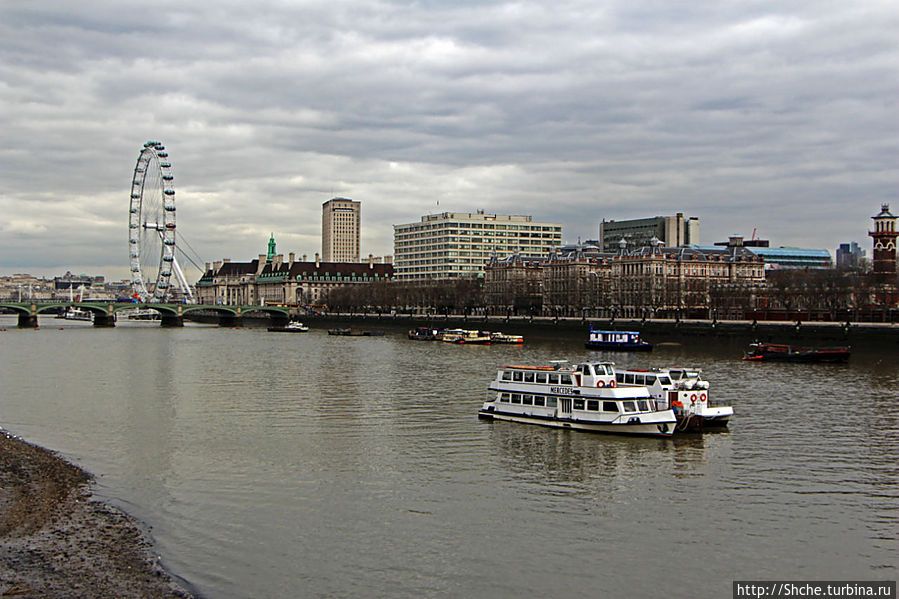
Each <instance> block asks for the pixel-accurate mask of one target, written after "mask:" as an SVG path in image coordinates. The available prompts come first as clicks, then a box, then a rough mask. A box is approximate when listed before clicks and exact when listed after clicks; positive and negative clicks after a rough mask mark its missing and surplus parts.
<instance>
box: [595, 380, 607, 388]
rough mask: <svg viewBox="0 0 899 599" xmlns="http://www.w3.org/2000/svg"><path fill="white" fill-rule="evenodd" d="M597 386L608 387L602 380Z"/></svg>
mask: <svg viewBox="0 0 899 599" xmlns="http://www.w3.org/2000/svg"><path fill="white" fill-rule="evenodd" d="M596 386H597V387H605V386H606V382H605V381H603V380H600V381H599V382H598V383H596Z"/></svg>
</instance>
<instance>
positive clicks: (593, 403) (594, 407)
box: [587, 399, 599, 412]
mask: <svg viewBox="0 0 899 599" xmlns="http://www.w3.org/2000/svg"><path fill="white" fill-rule="evenodd" d="M587 409H588V410H590V411H592V412H597V411H599V401H598V400H596V399H588V400H587Z"/></svg>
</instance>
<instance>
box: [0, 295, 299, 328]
mask: <svg viewBox="0 0 899 599" xmlns="http://www.w3.org/2000/svg"><path fill="white" fill-rule="evenodd" d="M3 308H5V309H7V310H10V311H13V312H15V313H16V314H18V316H19V327H21V328H29V327H31V328H33V327H37V326H38V315H39V314H47V315H49V314H54V315H56V314H60V313H62V312H64V311H66V310H68V309H69V308H77V309H79V310H83V311H88V312H90V313H91V314H92V315H93V318H92V320H93V323H94V326H97V327H112V326H115V323H116V314H118V313H119V312H123V311H126V310H129V311H130V310H134V309H140V310H146V309H150V310H155V311H156V312H158V313H159V316H160V324H161V325H162V326H164V327H180V326H184V317H185V316H187V315H188V314H191V313H194V315H195V316H199V315H207V316H208V315H210V314H213V315H215V316H217V317H218V320H219V322H220V323H221V324H233V323H236V322H238V321H239V320H240V318H241V317H242V316H244V315H245V314H249V313H250V312H263V313H267V314H268V315H269V316H270V317H271V319H272V321H274V322H275V323H276V324H283V323H286V322H287V321H288V320H290V311H289V309H288V308H286V307H282V306H249V305H248V306H231V305H214V304H174V303H173V304H166V303H155V302H154V303H134V302H92V301H81V302H35V301H25V302H0V309H3Z"/></svg>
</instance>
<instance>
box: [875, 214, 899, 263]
mask: <svg viewBox="0 0 899 599" xmlns="http://www.w3.org/2000/svg"><path fill="white" fill-rule="evenodd" d="M871 218H872V219H874V230H873V231H868V235H870V236H871V237H873V238H874V275H875V276H878V275H882V276H885V277H890V276H894V275H895V274H896V238H897V237H899V231H897V230H896V217H895V216H893V215H892V214H890V205H889V204H882V205H881V206H880V214H878V215H877V216H872V217H871Z"/></svg>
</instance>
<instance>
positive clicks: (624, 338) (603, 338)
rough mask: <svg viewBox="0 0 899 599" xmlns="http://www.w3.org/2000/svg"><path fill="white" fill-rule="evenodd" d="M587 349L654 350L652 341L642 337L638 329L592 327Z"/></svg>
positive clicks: (586, 345)
mask: <svg viewBox="0 0 899 599" xmlns="http://www.w3.org/2000/svg"><path fill="white" fill-rule="evenodd" d="M585 347H586V348H587V349H613V350H620V351H652V343H647V342H646V341H642V340H641V339H640V333H638V332H637V331H599V330H596V329H593V328H592V327H591V328H590V338H589V339H588V340H587V343H586V344H585Z"/></svg>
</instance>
